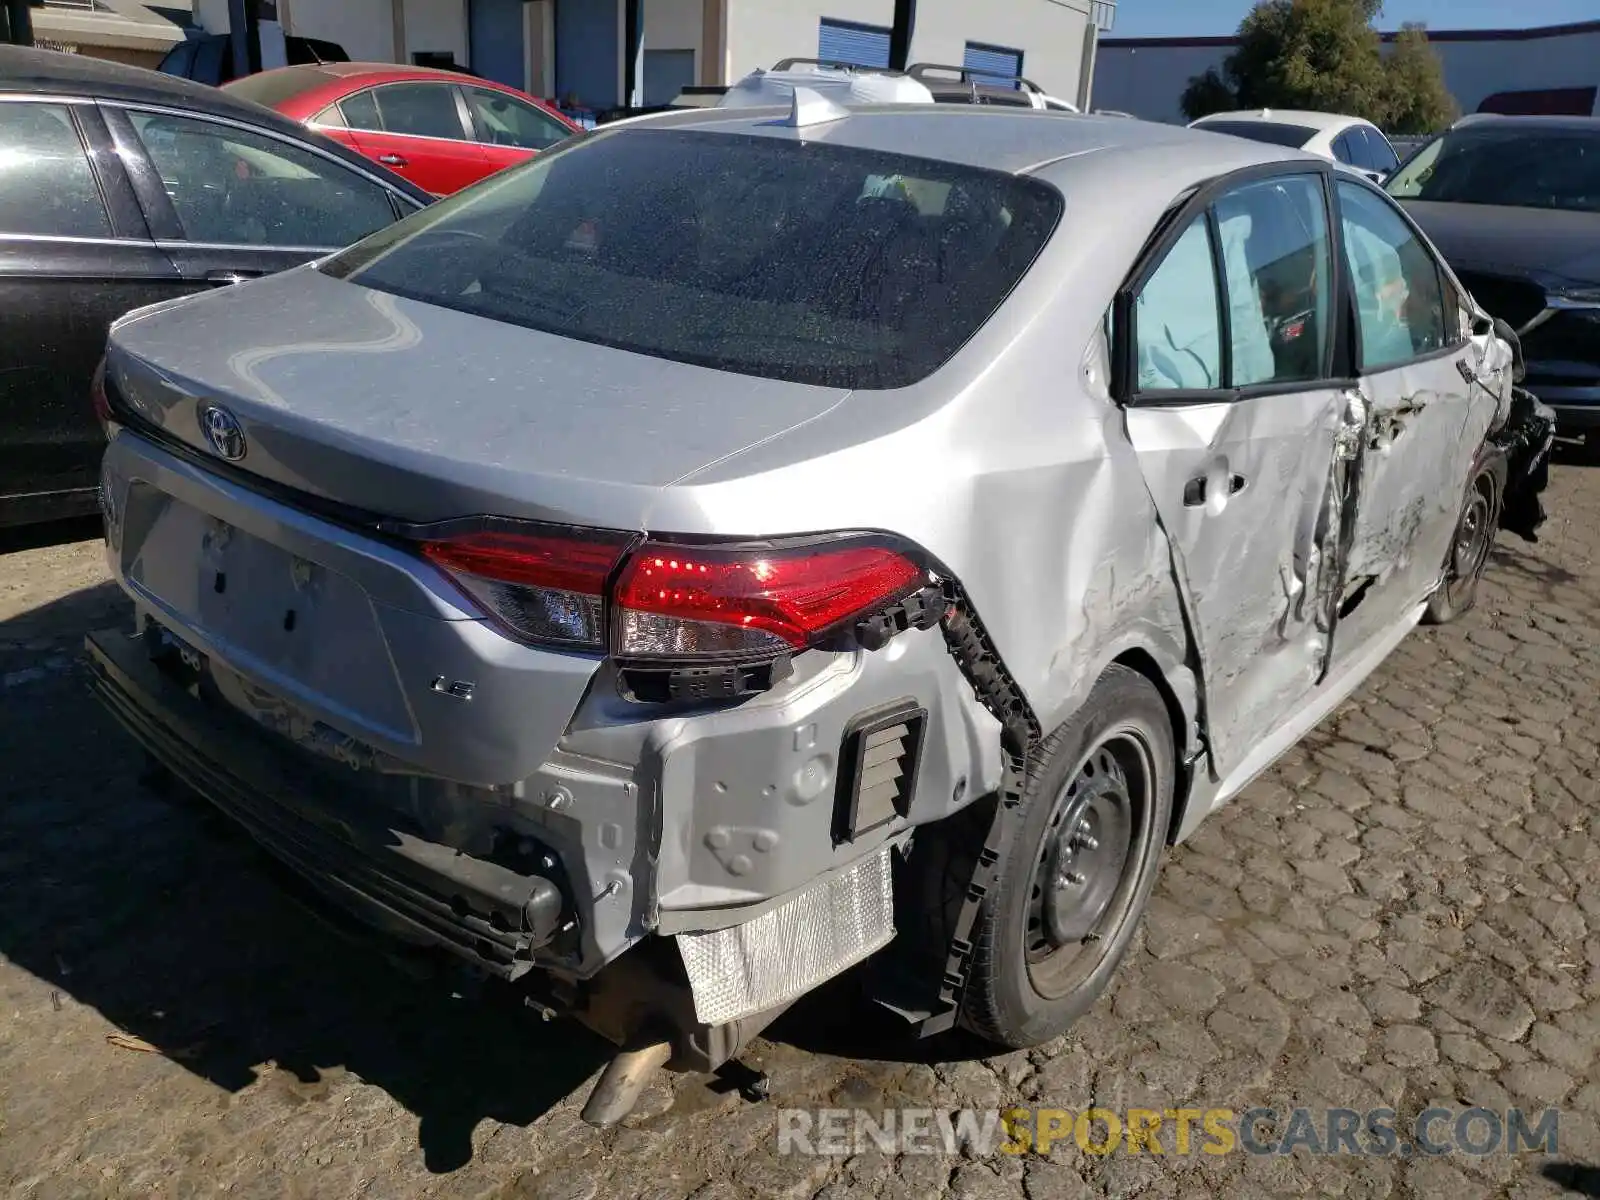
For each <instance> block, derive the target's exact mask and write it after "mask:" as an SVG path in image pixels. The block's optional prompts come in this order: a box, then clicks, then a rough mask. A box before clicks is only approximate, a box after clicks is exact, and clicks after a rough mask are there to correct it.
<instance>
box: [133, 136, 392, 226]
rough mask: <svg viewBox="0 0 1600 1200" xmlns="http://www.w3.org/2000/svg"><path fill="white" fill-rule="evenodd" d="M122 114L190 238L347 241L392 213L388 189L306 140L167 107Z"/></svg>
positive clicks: (389, 219)
mask: <svg viewBox="0 0 1600 1200" xmlns="http://www.w3.org/2000/svg"><path fill="white" fill-rule="evenodd" d="M128 118H129V120H130V121H131V122H132V123H133V129H134V132H135V133H136V134H137V135H138V137H139V140H140V141H141V142H143V143H144V147H145V149H146V150H147V151H148V152H149V155H150V159H151V161H152V162H154V163H155V166H156V170H157V171H158V172H159V173H160V175H161V179H162V183H163V185H164V186H165V187H166V190H167V196H168V197H169V199H171V201H172V207H173V209H174V210H175V211H176V213H177V216H178V223H179V225H180V226H181V227H182V229H183V235H184V238H185V239H187V240H188V241H191V242H206V243H210V244H217V245H244V246H296V247H298V246H304V247H313V248H320V247H336V246H347V245H349V244H350V243H351V242H354V241H356V240H357V239H358V238H362V237H365V236H366V235H367V234H369V233H371V232H372V231H373V230H375V229H381V228H382V227H383V226H385V225H388V224H389V223H390V222H392V221H393V220H394V208H393V206H392V204H391V202H390V200H389V193H388V191H387V189H385V188H383V187H382V186H381V185H379V184H378V183H376V182H374V181H373V180H371V179H369V178H367V177H366V176H365V175H361V174H359V173H357V172H356V171H355V170H353V169H352V168H350V167H347V166H345V165H344V164H343V163H339V162H336V161H334V160H332V159H328V158H324V157H323V156H322V155H320V154H315V153H313V152H312V151H311V150H309V149H307V148H305V147H302V146H297V145H294V144H293V143H291V142H287V141H284V140H281V139H279V138H274V137H268V136H267V135H265V134H258V133H253V132H250V131H247V130H243V129H239V128H237V127H236V126H232V125H223V124H220V123H218V122H215V121H204V120H199V119H197V118H191V117H178V116H173V115H172V114H170V113H151V112H130V113H129V114H128Z"/></svg>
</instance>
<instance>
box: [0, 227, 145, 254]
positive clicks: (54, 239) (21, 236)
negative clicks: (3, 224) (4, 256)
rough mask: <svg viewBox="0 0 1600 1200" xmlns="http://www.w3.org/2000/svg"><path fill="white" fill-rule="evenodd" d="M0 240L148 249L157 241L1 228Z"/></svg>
mask: <svg viewBox="0 0 1600 1200" xmlns="http://www.w3.org/2000/svg"><path fill="white" fill-rule="evenodd" d="M0 242H49V243H51V244H60V245H65V246H139V247H142V248H144V249H146V250H148V249H149V248H150V247H151V246H154V245H156V244H157V243H155V242H152V241H151V240H150V239H149V238H119V237H78V236H76V235H73V234H65V233H9V232H6V231H3V230H0Z"/></svg>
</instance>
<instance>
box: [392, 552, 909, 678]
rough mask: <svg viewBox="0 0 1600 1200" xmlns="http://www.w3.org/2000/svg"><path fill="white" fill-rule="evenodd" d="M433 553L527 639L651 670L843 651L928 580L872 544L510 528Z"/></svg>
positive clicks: (871, 643)
mask: <svg viewBox="0 0 1600 1200" xmlns="http://www.w3.org/2000/svg"><path fill="white" fill-rule="evenodd" d="M630 547H634V548H633V549H631V550H630ZM420 549H421V551H422V554H423V555H424V557H426V558H427V559H428V560H429V561H431V562H433V563H435V564H437V565H438V566H439V567H441V568H443V569H444V570H445V571H447V572H448V573H449V574H450V576H451V577H452V578H453V579H454V580H455V582H456V583H457V585H458V586H459V587H461V588H462V590H463V591H465V592H466V593H467V594H468V595H470V596H471V597H472V598H473V599H474V600H475V601H476V602H477V603H478V604H479V605H480V606H482V607H483V609H484V610H485V611H487V612H488V613H489V615H490V616H492V617H493V618H494V619H495V620H496V621H497V622H499V624H500V625H501V626H502V627H503V628H505V629H506V631H507V632H509V633H510V634H512V635H513V636H514V637H516V638H518V639H520V640H522V641H526V642H535V643H542V644H547V645H555V646H565V647H569V648H572V649H579V650H592V651H602V650H607V649H609V651H610V652H611V653H612V654H614V655H616V656H617V657H618V658H620V659H623V660H624V661H629V662H639V663H641V665H642V664H645V663H656V664H661V663H672V662H682V661H685V660H689V661H694V660H721V661H724V662H727V661H737V662H755V661H760V660H775V659H779V658H782V657H784V656H787V655H789V654H793V653H795V652H796V651H799V650H804V649H806V648H807V647H810V646H817V645H823V644H832V643H833V641H835V640H836V635H838V634H839V633H840V632H841V631H842V630H847V629H849V630H854V628H855V626H856V623H858V622H860V621H861V620H862V619H864V618H867V617H870V616H876V615H878V614H881V613H883V612H885V611H886V610H889V609H891V608H892V607H893V606H894V605H896V604H898V603H899V602H901V601H905V600H906V599H907V598H908V597H910V596H912V595H913V594H914V593H916V592H919V591H921V590H922V589H924V588H926V587H927V586H928V583H929V575H928V572H927V570H926V569H925V568H924V567H921V566H918V565H917V563H915V562H914V561H912V559H911V558H909V557H907V556H906V555H904V554H902V553H900V552H899V551H897V550H895V549H892V548H890V547H888V546H885V545H881V544H878V543H875V542H869V541H864V540H862V539H859V538H856V539H842V538H839V537H832V538H827V539H824V540H820V541H817V542H811V543H807V544H804V545H784V546H776V547H748V546H688V545H674V544H668V543H664V542H653V541H644V542H642V543H641V542H639V535H638V534H627V533H621V532H610V531H604V530H587V529H568V528H566V527H552V526H543V525H532V524H515V523H511V522H507V523H505V524H504V526H503V527H500V528H494V529H488V530H483V529H480V530H475V531H473V532H470V533H463V534H459V535H454V536H449V537H440V538H436V539H429V540H425V541H423V542H421V543H420ZM608 620H609V631H608ZM887 636H889V635H888V634H885V635H884V637H885V638H886V637H887ZM862 644H864V645H868V646H869V647H871V648H875V646H876V645H879V644H882V639H878V640H876V642H874V639H871V638H868V639H866V640H864V641H863V642H862Z"/></svg>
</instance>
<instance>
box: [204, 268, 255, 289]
mask: <svg viewBox="0 0 1600 1200" xmlns="http://www.w3.org/2000/svg"><path fill="white" fill-rule="evenodd" d="M259 278H261V273H260V272H259V271H212V272H211V273H210V274H209V275H207V276H206V282H207V283H209V284H211V285H212V286H213V287H229V286H231V285H233V284H235V283H244V282H246V281H247V280H251V279H259Z"/></svg>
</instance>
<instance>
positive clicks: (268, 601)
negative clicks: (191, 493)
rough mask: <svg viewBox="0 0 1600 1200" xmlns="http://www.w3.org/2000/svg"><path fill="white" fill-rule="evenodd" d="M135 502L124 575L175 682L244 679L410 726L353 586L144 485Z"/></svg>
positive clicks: (364, 721)
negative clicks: (155, 629) (155, 631)
mask: <svg viewBox="0 0 1600 1200" xmlns="http://www.w3.org/2000/svg"><path fill="white" fill-rule="evenodd" d="M128 496H129V499H128V518H127V534H126V536H125V537H124V539H123V545H122V550H121V557H122V564H123V571H124V573H125V576H126V578H127V581H128V583H129V584H130V585H131V586H132V587H133V589H134V590H135V591H136V592H138V593H142V594H143V595H144V596H146V597H147V598H148V599H149V601H150V605H149V608H150V616H151V617H152V618H153V619H154V620H155V621H156V622H157V623H158V624H159V626H160V628H161V630H162V633H161V635H160V643H161V644H160V645H159V646H158V647H154V646H153V649H156V650H158V651H159V652H161V653H163V654H164V655H165V657H166V661H167V663H168V664H170V666H171V670H172V671H173V672H175V673H176V676H175V677H177V678H179V679H186V680H187V681H188V683H189V684H191V685H192V684H194V683H197V682H198V681H200V680H202V679H204V678H205V677H207V676H219V675H221V674H223V673H243V674H244V675H245V676H247V677H249V678H251V679H253V680H255V681H256V683H257V684H259V685H260V686H261V687H264V688H266V689H268V690H269V691H271V692H273V693H275V694H277V695H279V696H281V697H282V698H283V699H284V700H285V701H287V702H289V703H290V704H292V705H295V706H296V707H298V708H301V709H303V710H305V711H308V712H320V713H323V714H327V715H328V716H329V717H330V718H338V717H343V716H348V717H350V718H353V720H354V722H355V723H356V724H360V725H362V726H365V727H367V728H376V729H380V730H383V731H385V732H386V733H387V732H388V731H406V730H409V729H410V727H411V719H410V716H409V712H408V710H407V708H406V702H405V697H404V695H403V693H402V691H401V689H400V686H399V680H398V679H397V678H396V675H395V671H394V667H393V665H392V662H391V656H390V654H389V650H388V642H387V639H386V636H385V631H384V627H383V623H382V620H381V618H380V616H379V613H378V611H377V609H376V608H375V607H374V605H373V603H372V601H371V599H370V598H369V597H368V595H367V593H366V592H365V590H363V589H362V587H361V586H360V585H359V584H358V583H357V582H356V581H355V580H353V579H351V578H350V577H349V576H347V575H344V574H342V573H340V572H338V571H333V570H329V569H328V568H327V567H325V566H323V565H322V564H321V563H318V562H315V561H312V560H311V559H309V558H306V557H303V556H302V555H300V554H296V553H294V552H292V551H290V550H288V549H286V548H284V547H283V546H280V545H278V544H277V543H275V542H273V541H269V540H268V539H267V537H266V536H258V535H257V534H254V533H251V532H248V531H246V530H245V529H242V528H240V527H238V526H237V525H235V524H233V523H232V522H229V521H227V520H224V519H222V518H220V517H218V516H215V515H213V514H211V513H208V512H204V511H202V510H200V509H198V508H196V507H194V506H192V505H189V504H186V503H184V502H183V501H181V500H179V499H177V498H176V497H174V496H171V495H169V494H167V493H165V492H163V491H161V490H160V489H159V488H157V487H155V486H154V485H152V484H150V483H147V482H145V481H142V480H135V481H134V482H133V484H132V485H131V487H130V489H129V493H128ZM201 647H204V650H203V651H202V650H201ZM208 690H210V689H208Z"/></svg>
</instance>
